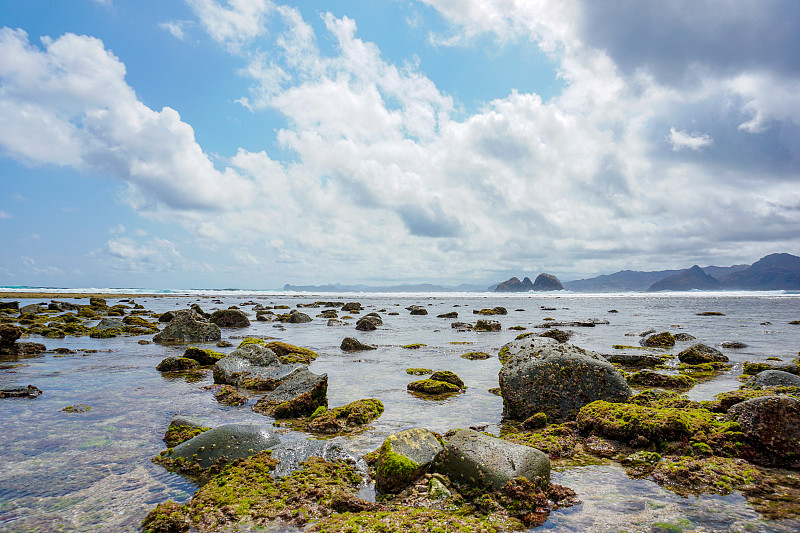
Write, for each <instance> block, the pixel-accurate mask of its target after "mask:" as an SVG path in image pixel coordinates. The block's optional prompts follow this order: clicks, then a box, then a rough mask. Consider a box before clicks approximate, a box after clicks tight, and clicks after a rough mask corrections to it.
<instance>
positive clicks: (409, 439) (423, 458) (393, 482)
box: [375, 428, 443, 493]
mask: <svg viewBox="0 0 800 533" xmlns="http://www.w3.org/2000/svg"><path fill="white" fill-rule="evenodd" d="M442 449H443V448H442V445H441V444H440V443H439V440H438V439H437V438H436V435H434V434H433V433H432V432H431V431H429V430H427V429H423V428H414V429H407V430H405V431H401V432H399V433H393V434H392V435H389V436H388V437H386V440H384V441H383V445H382V446H381V447H380V449H379V450H378V459H377V462H376V466H375V488H376V489H378V491H379V492H382V493H387V492H399V491H401V490H403V489H404V488H406V487H407V486H408V485H410V484H411V483H412V482H413V481H414V480H416V479H417V478H419V477H420V476H421V475H422V474H424V473H425V472H426V471H427V470H428V467H429V466H430V465H431V463H432V462H433V460H434V459H435V458H436V455H437V454H438V453H439V452H441V451H442Z"/></svg>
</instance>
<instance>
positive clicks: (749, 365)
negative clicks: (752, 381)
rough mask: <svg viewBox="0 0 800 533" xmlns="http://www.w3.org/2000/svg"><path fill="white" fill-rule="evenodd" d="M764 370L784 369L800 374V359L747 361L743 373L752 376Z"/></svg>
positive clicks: (743, 366)
mask: <svg viewBox="0 0 800 533" xmlns="http://www.w3.org/2000/svg"><path fill="white" fill-rule="evenodd" d="M764 370H782V371H784V372H789V373H790V374H797V375H800V361H799V360H798V359H795V360H794V361H761V362H756V363H754V362H750V361H745V362H744V364H743V365H742V374H746V375H750V376H753V375H755V374H758V373H759V372H763V371H764Z"/></svg>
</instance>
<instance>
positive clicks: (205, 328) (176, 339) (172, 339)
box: [153, 309, 222, 344]
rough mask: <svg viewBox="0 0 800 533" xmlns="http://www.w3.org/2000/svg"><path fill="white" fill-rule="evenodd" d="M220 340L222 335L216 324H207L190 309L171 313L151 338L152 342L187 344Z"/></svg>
mask: <svg viewBox="0 0 800 533" xmlns="http://www.w3.org/2000/svg"><path fill="white" fill-rule="evenodd" d="M221 338H222V333H221V332H220V330H219V327H218V326H217V325H216V324H212V323H211V322H208V321H207V320H206V319H205V318H204V317H201V316H200V315H198V314H197V313H195V312H194V311H192V310H190V309H182V310H179V311H174V312H173V314H172V318H171V319H170V321H169V322H168V323H167V325H166V326H165V327H164V329H163V330H161V332H160V333H158V334H157V335H156V336H155V337H153V342H160V343H165V344H188V343H192V342H212V341H218V340H220V339H221Z"/></svg>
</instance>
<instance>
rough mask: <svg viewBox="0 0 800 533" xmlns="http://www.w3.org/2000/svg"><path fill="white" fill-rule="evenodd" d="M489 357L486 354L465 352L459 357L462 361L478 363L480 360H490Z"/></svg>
mask: <svg viewBox="0 0 800 533" xmlns="http://www.w3.org/2000/svg"><path fill="white" fill-rule="evenodd" d="M491 357H492V356H491V355H489V354H488V353H486V352H467V353H465V354H462V355H461V358H462V359H467V360H470V361H479V360H482V359H491Z"/></svg>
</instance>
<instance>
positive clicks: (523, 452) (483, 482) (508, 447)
mask: <svg viewBox="0 0 800 533" xmlns="http://www.w3.org/2000/svg"><path fill="white" fill-rule="evenodd" d="M432 468H433V469H434V470H435V471H436V472H440V473H442V474H444V475H446V476H448V477H449V478H450V479H451V480H452V481H454V482H456V483H460V484H462V485H467V486H471V487H476V488H481V489H483V488H487V487H493V488H494V489H495V490H497V489H500V488H501V487H502V486H503V485H505V484H506V483H507V482H509V481H511V480H512V479H515V478H517V477H524V478H526V479H528V480H529V481H532V482H533V483H535V484H538V485H539V486H540V487H545V486H547V485H549V484H550V459H549V458H548V457H547V455H545V454H544V453H543V452H541V451H539V450H537V449H535V448H531V447H530V446H524V445H521V444H514V443H511V442H507V441H504V440H501V439H497V438H495V437H490V436H488V435H485V434H483V433H478V432H477V431H473V430H471V429H461V430H459V431H458V432H457V433H456V434H455V435H454V436H453V437H452V438H451V439H450V440H449V441H448V442H447V444H446V445H445V447H444V450H443V451H442V452H441V453H440V454H439V455H438V457H437V458H436V461H435V462H434V464H433V467H432Z"/></svg>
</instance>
